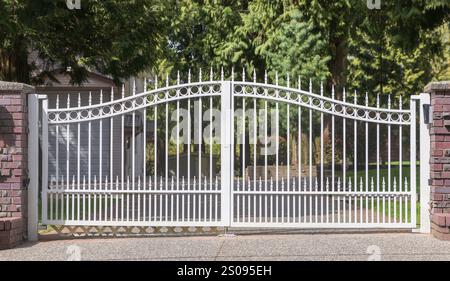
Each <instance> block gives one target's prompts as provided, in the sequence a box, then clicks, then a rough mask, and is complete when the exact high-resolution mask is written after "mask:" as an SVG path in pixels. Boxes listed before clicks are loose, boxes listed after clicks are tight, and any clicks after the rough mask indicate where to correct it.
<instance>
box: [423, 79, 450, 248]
mask: <svg viewBox="0 0 450 281" xmlns="http://www.w3.org/2000/svg"><path fill="white" fill-rule="evenodd" d="M425 92H427V93H430V95H431V106H432V108H431V110H432V113H433V120H432V121H433V122H432V124H431V128H430V138H431V151H430V152H431V156H430V190H431V198H430V204H431V228H432V229H431V232H432V234H433V235H434V236H435V237H437V238H439V239H443V240H450V81H444V82H433V83H430V84H428V85H427V86H426V87H425Z"/></svg>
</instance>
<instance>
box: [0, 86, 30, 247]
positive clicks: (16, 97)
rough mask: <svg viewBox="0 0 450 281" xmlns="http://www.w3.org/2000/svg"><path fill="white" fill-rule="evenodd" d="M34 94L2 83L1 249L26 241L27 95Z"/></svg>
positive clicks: (0, 115)
mask: <svg viewBox="0 0 450 281" xmlns="http://www.w3.org/2000/svg"><path fill="white" fill-rule="evenodd" d="M33 91H34V88H33V87H31V86H28V85H24V84H20V83H11V82H2V81H0V249H5V248H11V247H14V246H16V245H17V244H18V243H20V242H21V241H23V240H24V239H25V238H26V233H27V232H26V230H27V220H26V218H27V185H28V176H27V172H28V171H27V145H28V144H27V130H26V129H27V118H28V116H27V93H30V92H33Z"/></svg>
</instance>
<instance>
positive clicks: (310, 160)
mask: <svg viewBox="0 0 450 281" xmlns="http://www.w3.org/2000/svg"><path fill="white" fill-rule="evenodd" d="M309 93H310V94H312V80H311V79H310V80H309ZM309 105H310V106H313V104H312V98H311V96H310V99H309ZM312 144H313V136H312V110H311V108H309V191H312V190H313V179H312V163H313V162H312V161H313V152H312ZM316 174H317V173H316ZM316 178H317V175H316ZM315 196H316V195H314V197H315ZM312 197H313V196H312V194H311V195H310V196H309V222H310V223H312Z"/></svg>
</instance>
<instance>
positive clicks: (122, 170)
mask: <svg viewBox="0 0 450 281" xmlns="http://www.w3.org/2000/svg"><path fill="white" fill-rule="evenodd" d="M121 97H122V101H121V111H124V110H125V106H124V105H125V102H124V99H125V85H123V84H122V94H121ZM124 131H125V115H124V114H122V115H121V143H120V165H121V167H120V183H121V185H122V195H121V200H120V208H121V210H120V216H121V220H122V221H124V203H125V200H124V199H125V198H124V193H123V191H124V189H125V187H124V184H125V175H124V171H125V156H124V153H125V147H124V145H125V135H124ZM127 196H128V195H127Z"/></svg>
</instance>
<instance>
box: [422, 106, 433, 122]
mask: <svg viewBox="0 0 450 281" xmlns="http://www.w3.org/2000/svg"><path fill="white" fill-rule="evenodd" d="M431 119H432V117H431V104H424V105H423V122H424V123H425V124H430V123H431Z"/></svg>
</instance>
